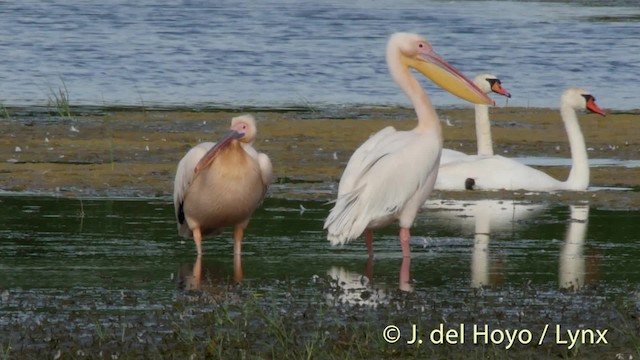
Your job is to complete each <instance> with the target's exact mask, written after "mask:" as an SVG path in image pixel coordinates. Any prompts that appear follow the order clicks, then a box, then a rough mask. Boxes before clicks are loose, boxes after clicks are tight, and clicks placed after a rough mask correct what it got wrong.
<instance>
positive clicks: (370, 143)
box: [324, 33, 493, 257]
mask: <svg viewBox="0 0 640 360" xmlns="http://www.w3.org/2000/svg"><path fill="white" fill-rule="evenodd" d="M386 59H387V64H388V66H389V71H390V73H391V76H392V77H393V79H394V80H395V81H396V83H397V84H398V85H399V86H400V88H401V89H402V90H403V91H404V92H405V93H406V94H407V96H408V97H409V99H410V100H411V102H412V104H413V106H414V108H415V111H416V114H417V116H418V125H417V126H416V127H415V128H414V129H413V130H409V131H398V130H396V129H395V128H393V127H391V126H389V127H386V128H384V129H382V130H380V131H379V132H378V133H377V134H375V135H373V136H372V137H371V138H369V139H368V140H367V141H365V142H364V143H363V144H362V145H361V146H360V147H359V148H358V149H356V151H355V152H354V153H353V155H352V156H351V159H350V160H349V162H348V164H347V166H346V168H345V170H344V173H343V174H342V178H341V179H340V185H339V187H338V197H337V199H336V201H335V206H334V207H333V209H331V212H330V213H329V216H328V217H327V219H326V221H325V224H324V228H325V229H327V231H328V235H327V238H328V240H329V241H330V242H331V244H333V245H337V244H344V243H347V242H349V241H351V240H353V239H355V238H357V237H359V236H360V235H361V234H362V233H363V232H365V239H366V243H367V248H368V251H369V255H370V256H372V252H373V250H372V241H373V235H372V230H373V229H379V228H381V227H384V226H386V225H388V224H390V223H392V222H395V221H398V222H399V223H400V244H401V247H402V253H403V256H404V257H409V256H410V255H411V252H410V249H409V238H410V233H409V228H410V227H411V226H412V224H413V221H414V219H415V217H416V214H417V212H418V210H419V209H420V207H421V206H422V204H423V203H424V201H425V200H426V199H427V197H428V196H429V193H430V192H431V190H432V189H433V185H434V183H435V181H436V176H437V173H438V165H439V161H440V151H441V149H442V129H441V127H440V121H439V120H438V117H437V115H436V112H435V109H434V108H433V105H432V104H431V101H430V100H429V98H428V97H427V95H426V93H425V92H424V90H423V89H422V87H421V86H420V84H419V83H418V81H417V79H416V78H415V77H414V76H413V75H412V74H411V72H410V71H409V68H413V69H415V70H417V71H419V72H420V73H422V74H424V75H425V76H427V77H429V78H430V79H431V80H433V81H434V82H435V83H436V84H438V85H439V86H441V87H443V88H444V89H445V90H447V91H449V92H451V93H452V94H454V95H457V96H459V97H461V98H463V99H466V100H467V101H471V102H474V103H485V104H493V101H492V100H491V99H490V98H489V97H487V95H486V94H485V93H484V92H482V91H481V90H480V89H478V88H477V86H475V85H473V83H472V82H471V81H470V80H468V79H467V78H466V77H464V76H463V75H462V74H460V73H459V72H458V71H457V70H455V69H454V68H453V67H452V66H451V65H449V64H447V63H446V62H445V61H444V60H442V58H440V57H439V56H438V55H437V54H436V53H435V51H434V50H433V49H432V47H431V44H429V43H428V42H427V41H426V40H425V39H424V38H422V37H420V36H418V35H416V34H410V33H396V34H394V35H392V36H391V38H390V39H389V41H388V43H387V50H386Z"/></svg>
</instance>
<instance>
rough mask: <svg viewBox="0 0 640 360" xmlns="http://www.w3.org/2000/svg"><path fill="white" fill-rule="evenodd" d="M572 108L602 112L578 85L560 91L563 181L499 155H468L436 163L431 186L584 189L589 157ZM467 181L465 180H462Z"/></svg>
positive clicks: (549, 189)
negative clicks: (567, 151)
mask: <svg viewBox="0 0 640 360" xmlns="http://www.w3.org/2000/svg"><path fill="white" fill-rule="evenodd" d="M576 110H587V111H590V112H593V113H596V114H599V115H602V116H605V113H604V111H602V110H601V109H600V108H599V107H598V105H596V102H595V98H594V97H593V96H592V95H591V94H589V93H588V92H587V91H586V90H584V89H581V88H576V87H574V88H569V89H567V90H565V91H564V92H563V94H562V97H561V100H560V114H561V116H562V121H563V122H564V126H565V130H566V132H567V136H568V138H569V145H570V148H571V162H572V165H571V172H570V173H569V177H568V178H567V180H566V181H561V180H557V179H554V178H553V177H551V176H549V175H547V174H546V173H544V172H542V171H540V170H537V169H534V168H532V167H529V166H526V165H524V164H522V163H520V162H518V161H516V160H513V159H509V158H506V157H504V156H500V155H493V156H477V157H469V158H465V159H462V160H459V161H454V162H451V163H448V164H444V165H442V166H440V171H439V174H438V180H437V181H436V184H435V188H436V189H438V190H465V188H466V187H467V186H468V183H467V180H468V179H470V178H471V179H473V185H474V186H475V188H477V189H481V190H518V189H522V190H530V191H554V190H573V191H584V190H586V189H587V187H588V186H589V161H588V158H587V148H586V146H585V142H584V136H583V135H582V131H581V130H580V124H579V123H578V116H577V114H576ZM465 183H467V184H465Z"/></svg>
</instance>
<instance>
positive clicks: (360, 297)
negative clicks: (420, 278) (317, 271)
mask: <svg viewBox="0 0 640 360" xmlns="http://www.w3.org/2000/svg"><path fill="white" fill-rule="evenodd" d="M373 262H374V260H373V257H368V259H367V263H366V265H365V271H364V274H360V273H357V272H353V271H349V270H346V269H345V268H344V267H341V266H332V267H331V268H330V269H329V270H328V271H327V275H328V276H329V277H330V278H331V279H332V280H333V281H332V290H333V291H332V292H331V293H329V294H327V297H326V298H327V302H328V303H330V304H336V305H337V304H349V305H364V306H369V307H372V308H375V307H377V306H378V305H380V304H387V303H389V297H390V295H389V292H390V291H391V288H390V287H389V286H388V285H387V284H385V283H379V282H374V281H373V279H374V276H373ZM398 288H399V289H400V290H401V291H407V292H411V291H413V285H411V258H410V257H403V258H402V261H401V263H400V271H399V273H398Z"/></svg>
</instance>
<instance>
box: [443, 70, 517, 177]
mask: <svg viewBox="0 0 640 360" xmlns="http://www.w3.org/2000/svg"><path fill="white" fill-rule="evenodd" d="M473 83H474V84H476V86H478V88H480V90H482V91H484V92H485V93H486V94H490V93H492V92H494V93H496V94H500V95H503V96H506V97H508V98H510V97H511V94H510V93H509V92H508V91H507V90H505V89H504V88H503V87H502V82H501V81H500V79H498V78H497V77H496V76H495V75H492V74H478V75H477V76H476V77H475V78H474V79H473ZM475 115H476V118H475V126H476V141H477V147H478V155H481V156H490V155H493V142H492V140H491V122H490V121H489V106H487V105H485V104H476V105H475ZM467 156H473V155H467V154H465V153H463V152H461V151H457V150H451V149H442V156H441V157H440V166H442V165H444V164H447V163H450V162H454V161H458V160H462V159H463V158H466V157H467Z"/></svg>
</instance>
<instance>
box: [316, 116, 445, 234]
mask: <svg viewBox="0 0 640 360" xmlns="http://www.w3.org/2000/svg"><path fill="white" fill-rule="evenodd" d="M439 146H440V141H438V139H437V137H436V136H434V137H433V139H431V138H430V137H429V138H425V136H424V134H420V133H418V132H414V131H395V129H393V128H392V127H388V128H385V129H383V130H381V131H380V132H379V133H377V134H376V135H374V136H372V137H371V138H370V139H369V140H367V141H366V142H365V143H364V144H363V145H362V146H361V147H360V148H359V149H358V150H356V152H355V153H354V154H353V156H352V157H351V159H350V160H349V163H348V164H347V167H346V169H345V172H344V174H343V178H342V180H341V184H340V188H339V191H338V199H337V200H336V204H335V206H334V208H333V209H332V210H331V213H330V214H329V216H328V217H327V220H326V221H325V225H324V228H325V229H328V236H327V237H328V239H329V240H330V241H331V242H332V244H342V243H346V242H348V241H350V240H352V239H354V238H356V237H358V236H360V234H362V232H363V231H364V230H365V229H366V228H367V227H370V226H372V225H371V224H376V223H380V224H383V223H385V222H389V221H391V220H393V219H395V218H396V217H397V216H398V214H399V213H400V212H401V211H402V209H403V208H404V207H405V205H406V204H407V202H408V201H409V200H411V199H412V197H413V196H414V195H415V194H416V192H418V191H419V190H421V189H423V186H424V185H425V182H426V181H427V179H428V178H429V176H430V174H432V173H433V171H437V168H438V159H439V156H440V151H439V150H440V149H439Z"/></svg>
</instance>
